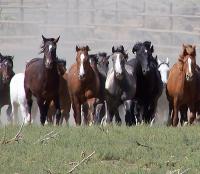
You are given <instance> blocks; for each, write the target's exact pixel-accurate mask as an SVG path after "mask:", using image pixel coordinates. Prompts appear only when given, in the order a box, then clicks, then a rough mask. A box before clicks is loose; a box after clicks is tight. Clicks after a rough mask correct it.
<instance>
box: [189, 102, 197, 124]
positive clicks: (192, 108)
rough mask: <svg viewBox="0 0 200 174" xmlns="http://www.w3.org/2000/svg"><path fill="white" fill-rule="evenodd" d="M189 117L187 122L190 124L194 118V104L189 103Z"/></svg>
mask: <svg viewBox="0 0 200 174" xmlns="http://www.w3.org/2000/svg"><path fill="white" fill-rule="evenodd" d="M189 108H190V117H189V119H188V121H189V123H190V124H192V123H193V122H194V120H195V118H196V108H195V105H194V104H193V105H191V106H190V107H189Z"/></svg>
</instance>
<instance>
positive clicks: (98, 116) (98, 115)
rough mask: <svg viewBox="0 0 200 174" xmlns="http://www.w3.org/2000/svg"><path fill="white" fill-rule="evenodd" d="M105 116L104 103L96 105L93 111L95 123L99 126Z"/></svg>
mask: <svg viewBox="0 0 200 174" xmlns="http://www.w3.org/2000/svg"><path fill="white" fill-rule="evenodd" d="M104 115H105V104H104V103H98V104H97V105H96V109H95V120H94V121H95V123H96V124H99V123H101V120H102V118H103V116H104Z"/></svg>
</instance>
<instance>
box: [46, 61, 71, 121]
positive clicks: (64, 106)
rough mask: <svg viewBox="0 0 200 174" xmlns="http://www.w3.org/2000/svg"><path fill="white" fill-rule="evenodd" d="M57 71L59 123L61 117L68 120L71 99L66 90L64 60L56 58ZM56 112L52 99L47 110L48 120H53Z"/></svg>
mask: <svg viewBox="0 0 200 174" xmlns="http://www.w3.org/2000/svg"><path fill="white" fill-rule="evenodd" d="M58 72H59V75H60V80H59V83H60V84H59V97H60V108H61V120H60V124H62V123H63V119H65V121H66V123H67V122H68V120H69V116H70V109H71V100H70V96H69V91H68V85H67V69H66V61H65V60H58ZM55 113H56V110H55V106H54V103H53V101H52V102H51V103H50V106H49V111H48V122H49V123H53V122H54V115H55Z"/></svg>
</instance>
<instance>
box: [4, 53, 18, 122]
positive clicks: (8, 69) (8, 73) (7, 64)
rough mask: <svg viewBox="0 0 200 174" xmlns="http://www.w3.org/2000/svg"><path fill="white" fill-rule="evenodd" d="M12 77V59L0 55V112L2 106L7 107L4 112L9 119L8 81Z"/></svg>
mask: <svg viewBox="0 0 200 174" xmlns="http://www.w3.org/2000/svg"><path fill="white" fill-rule="evenodd" d="M14 75H15V73H14V71H13V57H12V56H8V55H5V56H4V55H2V54H1V53H0V112H1V108H2V107H3V106H4V105H8V108H7V110H6V112H7V116H8V118H9V119H10V116H11V115H10V114H11V104H10V81H11V79H12V77H13V76H14Z"/></svg>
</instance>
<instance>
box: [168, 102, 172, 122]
mask: <svg viewBox="0 0 200 174" xmlns="http://www.w3.org/2000/svg"><path fill="white" fill-rule="evenodd" d="M172 111H173V105H172V103H171V102H170V101H169V113H168V119H167V126H171V125H172V115H173V113H172Z"/></svg>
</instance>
